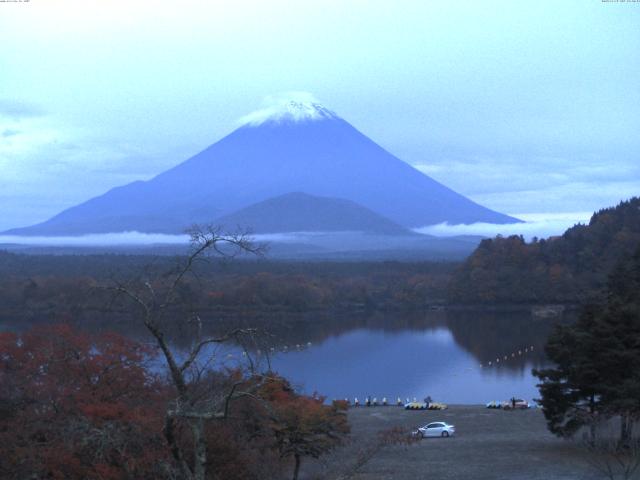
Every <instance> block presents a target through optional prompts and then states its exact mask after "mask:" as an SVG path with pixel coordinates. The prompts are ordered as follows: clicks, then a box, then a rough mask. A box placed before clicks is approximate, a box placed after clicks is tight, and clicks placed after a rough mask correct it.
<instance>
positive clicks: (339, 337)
mask: <svg viewBox="0 0 640 480" xmlns="http://www.w3.org/2000/svg"><path fill="white" fill-rule="evenodd" d="M214 317H215V315H212V316H211V318H214ZM568 317H570V315H565V316H564V317H562V316H561V317H556V318H552V319H546V318H538V317H535V316H533V315H532V314H531V312H530V311H529V310H528V309H521V310H517V309H508V310H489V309H476V310H473V309H447V310H443V311H428V312H420V313H417V312H410V313H398V312H393V313H384V312H373V313H364V312H358V313H339V314H334V313H328V312H325V313H317V312H314V313H306V314H293V313H286V314H269V315H259V314H254V315H252V316H246V315H245V316H241V317H240V318H241V319H238V318H236V319H234V320H231V321H229V322H226V323H223V324H221V323H220V322H219V320H216V321H214V320H212V319H211V320H209V321H207V320H206V317H203V319H204V321H205V324H206V326H207V327H206V328H205V330H206V331H207V333H220V332H221V331H224V329H225V328H229V325H231V324H234V323H240V324H242V325H244V326H255V325H258V326H259V328H260V330H261V332H263V334H261V335H259V336H258V338H257V340H256V341H255V342H253V343H251V344H250V345H248V347H247V348H248V352H249V354H250V355H251V356H252V358H253V359H254V360H255V361H257V362H258V363H259V364H260V367H262V368H266V367H267V365H268V363H269V362H270V364H271V367H272V369H273V370H275V371H276V372H278V373H280V374H281V375H283V376H285V377H287V378H288V379H290V380H291V382H292V383H293V384H294V385H295V386H296V387H298V388H299V389H300V390H301V391H304V392H306V393H313V392H318V393H319V394H321V395H325V396H326V397H327V398H328V399H334V398H335V399H344V398H348V399H349V400H351V401H353V400H354V398H356V397H357V398H358V399H359V400H360V402H364V400H365V398H366V397H367V396H370V397H371V398H374V397H375V398H377V399H378V401H382V399H383V397H386V398H387V399H388V400H389V401H390V402H392V403H395V401H396V399H397V398H398V397H400V398H401V399H402V400H403V401H405V400H406V399H407V398H409V399H411V400H413V398H414V397H415V398H417V399H418V400H422V399H423V398H424V397H426V396H427V395H429V396H431V397H432V399H433V400H434V401H442V402H446V403H452V404H478V403H486V402H488V401H490V400H507V399H509V398H511V397H512V396H516V397H521V398H525V399H527V400H532V399H533V398H537V397H538V391H537V389H536V386H535V385H536V383H537V379H536V378H535V377H533V376H532V374H531V369H532V368H537V367H541V366H543V365H545V357H544V353H543V350H544V344H545V341H546V338H547V336H548V334H549V332H550V331H551V329H552V328H553V325H554V324H555V323H558V322H559V321H560V322H562V321H566V320H568V319H569V318H568ZM221 325H224V326H221ZM21 327H22V328H24V325H21ZM0 328H3V329H7V328H9V329H12V328H15V325H14V326H13V327H12V326H11V325H9V324H7V323H5V324H4V325H0ZM91 329H92V330H103V329H116V330H119V331H120V332H121V333H124V334H126V335H129V336H132V337H135V338H138V339H145V338H146V339H148V337H146V335H145V334H144V329H142V328H141V327H140V325H132V324H130V323H129V324H122V323H119V324H115V325H114V324H106V326H105V324H102V325H93V326H92V327H91ZM173 335H174V347H175V348H176V350H178V351H180V350H184V348H185V346H186V345H187V344H188V343H189V342H190V338H191V337H190V335H189V333H188V331H186V330H185V329H179V330H177V331H176V332H173ZM213 352H214V351H213V350H212V351H210V352H209V353H213ZM215 353H216V358H217V359H219V360H220V361H221V362H223V363H227V364H234V363H237V362H238V361H241V360H244V356H243V355H242V354H241V349H239V347H237V346H227V347H218V348H217V349H216V350H215Z"/></svg>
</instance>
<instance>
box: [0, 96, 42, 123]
mask: <svg viewBox="0 0 640 480" xmlns="http://www.w3.org/2000/svg"><path fill="white" fill-rule="evenodd" d="M44 113H45V112H44V110H43V109H42V108H40V107H38V106H37V105H34V104H31V103H28V102H23V101H20V100H12V99H8V98H0V115H1V116H4V117H9V118H13V119H20V118H30V117H40V116H42V115H44Z"/></svg>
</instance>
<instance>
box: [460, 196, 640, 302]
mask: <svg viewBox="0 0 640 480" xmlns="http://www.w3.org/2000/svg"><path fill="white" fill-rule="evenodd" d="M639 244H640V198H638V197H634V198H632V199H630V200H627V201H624V202H621V203H620V204H619V205H617V206H616V207H611V208H606V209H603V210H600V211H598V212H596V213H594V214H593V216H592V217H591V220H590V221H589V224H588V225H582V224H578V225H575V226H574V227H572V228H570V229H568V230H567V231H566V232H565V233H564V234H563V235H562V236H559V237H551V238H548V239H546V240H545V239H540V240H538V239H535V238H534V239H533V240H532V241H531V242H526V241H525V240H524V238H523V237H522V236H510V237H501V236H498V237H496V238H494V239H488V240H483V241H482V242H481V243H480V245H479V246H478V248H477V249H476V250H475V252H474V253H473V254H472V255H471V256H470V257H469V258H468V259H467V260H466V261H465V262H464V263H463V264H462V266H461V267H460V268H458V269H457V270H456V272H455V274H454V276H453V279H452V281H451V283H450V287H449V293H448V296H449V301H450V302H452V303H468V304H488V303H503V304H504V303H510V304H511V303H567V304H577V303H583V302H584V301H585V300H586V299H589V298H593V297H594V296H599V295H601V294H602V292H603V289H604V287H605V284H606V280H607V275H608V274H609V273H610V272H611V271H612V269H613V268H614V266H615V265H616V264H617V262H619V261H620V260H621V259H623V258H625V257H629V256H630V255H632V254H633V252H634V250H635V249H636V247H637V246H638V245H639Z"/></svg>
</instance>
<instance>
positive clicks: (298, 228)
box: [214, 192, 412, 235]
mask: <svg viewBox="0 0 640 480" xmlns="http://www.w3.org/2000/svg"><path fill="white" fill-rule="evenodd" d="M214 223H215V224H216V225H220V226H222V227H223V228H226V229H231V230H232V229H234V228H235V227H241V228H242V227H250V228H251V231H252V232H253V233H283V232H345V231H352V232H353V231H358V232H366V233H377V234H382V235H412V232H411V231H410V230H407V229H406V228H404V227H401V226H400V225H398V224H396V223H394V222H392V221H391V220H388V219H386V218H384V217H383V216H381V215H378V214H377V213H374V212H372V211H371V210H369V209H367V208H364V207H362V206H360V205H358V204H357V203H355V202H352V201H349V200H343V199H339V198H327V197H316V196H313V195H308V194H306V193H299V192H296V193H287V194H285V195H280V196H278V197H274V198H269V199H267V200H264V201H262V202H259V203H254V204H253V205H250V206H248V207H245V208H242V209H240V210H238V211H237V212H234V213H232V214H230V215H225V216H223V217H220V218H218V219H216V220H215V221H214Z"/></svg>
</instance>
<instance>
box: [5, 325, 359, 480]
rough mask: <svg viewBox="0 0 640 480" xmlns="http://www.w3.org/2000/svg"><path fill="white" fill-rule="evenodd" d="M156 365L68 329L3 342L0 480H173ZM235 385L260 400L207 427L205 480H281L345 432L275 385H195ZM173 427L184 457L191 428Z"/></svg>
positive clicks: (273, 380) (240, 404)
mask: <svg viewBox="0 0 640 480" xmlns="http://www.w3.org/2000/svg"><path fill="white" fill-rule="evenodd" d="M154 355H155V351H154V350H153V349H151V348H149V347H147V346H145V345H143V344H140V343H138V342H135V341H133V340H130V339H127V338H125V337H123V336H120V335H117V334H112V333H102V334H88V333H83V332H78V331H77V330H75V329H74V328H72V327H70V326H68V325H55V326H46V327H37V328H34V329H32V330H30V331H27V332H25V333H21V334H17V333H0V385H1V387H2V388H1V389H0V478H3V479H8V480H9V479H24V478H34V479H35V478H37V479H41V478H49V479H100V480H112V479H113V480H115V479H162V478H180V473H179V469H178V468H176V465H175V459H174V458H173V457H172V455H171V452H170V450H169V448H168V446H167V445H168V443H167V439H166V438H165V432H164V422H165V414H166V411H167V405H168V404H169V403H170V402H171V401H172V400H173V399H174V398H175V392H174V391H173V388H172V386H171V385H170V383H169V382H167V381H166V378H165V377H163V376H159V375H155V374H152V373H151V372H152V370H150V369H149V368H148V362H149V360H150V359H151V358H153V356H154ZM227 377H228V379H227ZM265 378H266V380H265ZM238 379H240V380H242V381H243V382H247V383H248V384H251V383H252V382H254V383H255V384H256V385H257V384H259V385H260V389H259V390H258V391H257V392H256V394H255V395H254V396H251V397H246V398H243V399H241V400H239V401H236V402H234V403H233V405H232V406H231V411H230V415H229V417H228V419H225V420H224V421H211V422H209V423H208V424H207V427H206V438H207V451H208V455H207V458H208V468H207V472H208V474H207V478H225V479H230V480H233V479H238V480H240V479H256V480H257V479H261V478H277V477H278V476H280V474H282V473H283V472H287V471H290V469H291V468H292V464H293V461H292V460H293V458H294V457H295V456H298V459H299V458H301V457H304V456H312V457H317V456H319V455H321V454H322V453H324V452H326V451H328V450H330V449H331V448H333V447H334V446H335V445H337V444H338V443H339V442H340V438H341V436H342V435H344V434H345V433H346V432H348V425H347V423H346V416H345V415H344V410H343V408H341V407H336V406H329V405H325V404H324V403H323V401H322V399H321V398H320V397H316V396H313V397H308V396H304V395H300V394H298V393H296V392H294V391H293V390H292V389H291V387H290V386H289V384H288V382H287V381H286V380H285V379H283V378H281V377H279V376H277V375H276V374H273V373H268V374H260V375H259V376H244V377H243V376H242V375H241V373H240V372H214V373H211V375H210V378H209V377H207V378H204V379H200V382H202V384H203V385H205V384H206V383H207V382H210V383H211V382H225V381H230V382H237V381H238ZM177 427H178V428H177V431H176V435H177V437H178V441H179V442H180V444H181V446H182V448H183V451H185V452H189V449H190V441H191V440H190V438H191V437H190V435H189V427H188V423H186V422H185V423H180V422H179V423H178V425H177ZM187 454H188V453H187ZM297 464H298V465H299V461H298V463H297Z"/></svg>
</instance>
